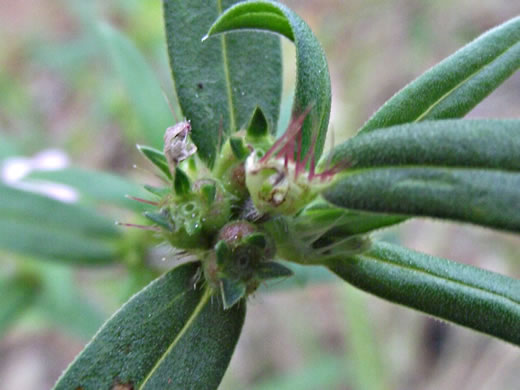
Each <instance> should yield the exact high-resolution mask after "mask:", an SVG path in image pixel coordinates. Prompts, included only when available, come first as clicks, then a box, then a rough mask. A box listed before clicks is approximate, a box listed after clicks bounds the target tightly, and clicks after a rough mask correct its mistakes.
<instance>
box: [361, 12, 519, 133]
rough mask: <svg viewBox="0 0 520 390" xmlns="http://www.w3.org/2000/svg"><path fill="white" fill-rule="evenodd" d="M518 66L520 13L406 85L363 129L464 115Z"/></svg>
mask: <svg viewBox="0 0 520 390" xmlns="http://www.w3.org/2000/svg"><path fill="white" fill-rule="evenodd" d="M519 67H520V17H516V18H514V19H511V20H509V21H508V22H506V23H504V24H502V25H500V26H498V27H495V28H493V29H492V30H489V31H488V32H486V33H485V34H483V35H481V36H480V37H479V38H477V39H476V40H474V41H473V42H471V43H469V44H468V45H466V46H465V47H463V48H462V49H460V50H458V51H457V52H455V53H454V54H453V55H451V56H450V57H448V58H446V59H445V60H444V61H442V62H440V63H439V64H438V65H436V66H434V67H433V68H432V69H430V70H429V71H427V72H426V73H424V74H423V75H422V76H420V77H419V78H418V79H416V80H415V81H413V82H411V83H410V84H408V85H407V86H406V87H404V88H403V89H402V90H401V91H399V92H397V93H396V94H395V95H394V96H393V97H392V98H391V99H390V100H388V101H387V102H386V103H385V104H384V105H383V106H382V107H381V108H380V109H379V110H378V111H377V112H376V113H375V114H374V115H373V116H372V117H371V118H370V119H369V120H368V121H367V122H366V123H365V124H364V125H363V127H362V128H361V130H360V132H361V133H362V132H368V131H372V130H375V129H378V128H383V127H389V126H393V125H398V124H402V123H407V122H418V121H421V120H428V119H449V118H458V117H462V116H464V115H466V114H467V113H468V112H469V111H470V110H471V109H472V108H473V107H475V106H476V105H477V104H478V103H479V102H480V101H482V100H483V99H484V98H485V97H486V96H487V95H489V94H490V93H491V92H492V91H493V90H494V89H495V88H497V87H498V86H499V85H500V84H501V83H502V82H503V81H504V80H506V79H507V78H508V77H509V76H511V75H512V74H513V73H515V72H516V71H517V70H518V68H519Z"/></svg>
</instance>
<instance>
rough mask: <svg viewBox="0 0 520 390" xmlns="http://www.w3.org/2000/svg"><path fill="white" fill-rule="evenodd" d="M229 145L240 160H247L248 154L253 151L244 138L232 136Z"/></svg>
mask: <svg viewBox="0 0 520 390" xmlns="http://www.w3.org/2000/svg"><path fill="white" fill-rule="evenodd" d="M229 145H230V146H231V151H232V152H233V155H234V156H235V157H236V159H237V160H238V161H245V159H246V158H247V156H249V155H250V154H251V151H250V150H249V149H248V148H247V146H246V145H245V144H244V140H243V138H239V137H230V138H229Z"/></svg>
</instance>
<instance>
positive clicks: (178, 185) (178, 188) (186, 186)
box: [173, 167, 191, 196]
mask: <svg viewBox="0 0 520 390" xmlns="http://www.w3.org/2000/svg"><path fill="white" fill-rule="evenodd" d="M173 188H174V189H175V193H176V194H177V195H178V196H183V195H187V194H189V193H190V191H191V183H190V178H189V177H188V175H186V173H185V172H184V171H183V170H182V169H180V168H179V167H176V168H175V179H174V181H173Z"/></svg>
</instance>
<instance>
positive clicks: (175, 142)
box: [164, 120, 197, 176]
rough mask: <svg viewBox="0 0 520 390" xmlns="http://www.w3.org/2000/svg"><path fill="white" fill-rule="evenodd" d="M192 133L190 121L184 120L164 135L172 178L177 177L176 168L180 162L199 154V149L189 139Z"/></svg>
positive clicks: (165, 149) (168, 129) (167, 130)
mask: <svg viewBox="0 0 520 390" xmlns="http://www.w3.org/2000/svg"><path fill="white" fill-rule="evenodd" d="M190 131H191V123H190V121H188V120H184V121H183V122H179V123H177V124H176V125H174V126H171V127H168V128H167V129H166V132H165V133H164V156H165V157H166V161H168V167H169V168H170V172H171V174H172V176H173V175H175V168H176V167H177V165H179V163H180V162H182V161H184V160H186V159H187V158H188V157H190V156H192V155H194V154H195V153H196V152H197V147H196V146H195V144H193V143H192V142H191V141H190V139H189V138H188V136H189V134H190Z"/></svg>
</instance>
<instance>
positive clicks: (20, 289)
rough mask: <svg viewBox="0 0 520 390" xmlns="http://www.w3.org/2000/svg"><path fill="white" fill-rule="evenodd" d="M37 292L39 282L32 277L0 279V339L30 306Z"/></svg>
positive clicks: (18, 276) (16, 276)
mask: <svg viewBox="0 0 520 390" xmlns="http://www.w3.org/2000/svg"><path fill="white" fill-rule="evenodd" d="M38 291H39V282H38V280H37V279H35V278H34V277H33V276H32V275H14V276H12V277H9V278H2V279H0V296H1V297H2V304H1V305H0V337H1V336H2V334H3V333H4V332H5V331H6V330H7V328H8V327H9V326H10V325H11V324H12V323H13V322H14V321H15V320H16V319H17V318H18V316H19V315H20V314H22V313H23V311H24V310H26V309H27V308H28V307H30V306H31V305H32V303H33V302H34V299H35V298H36V296H37V293H38Z"/></svg>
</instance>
